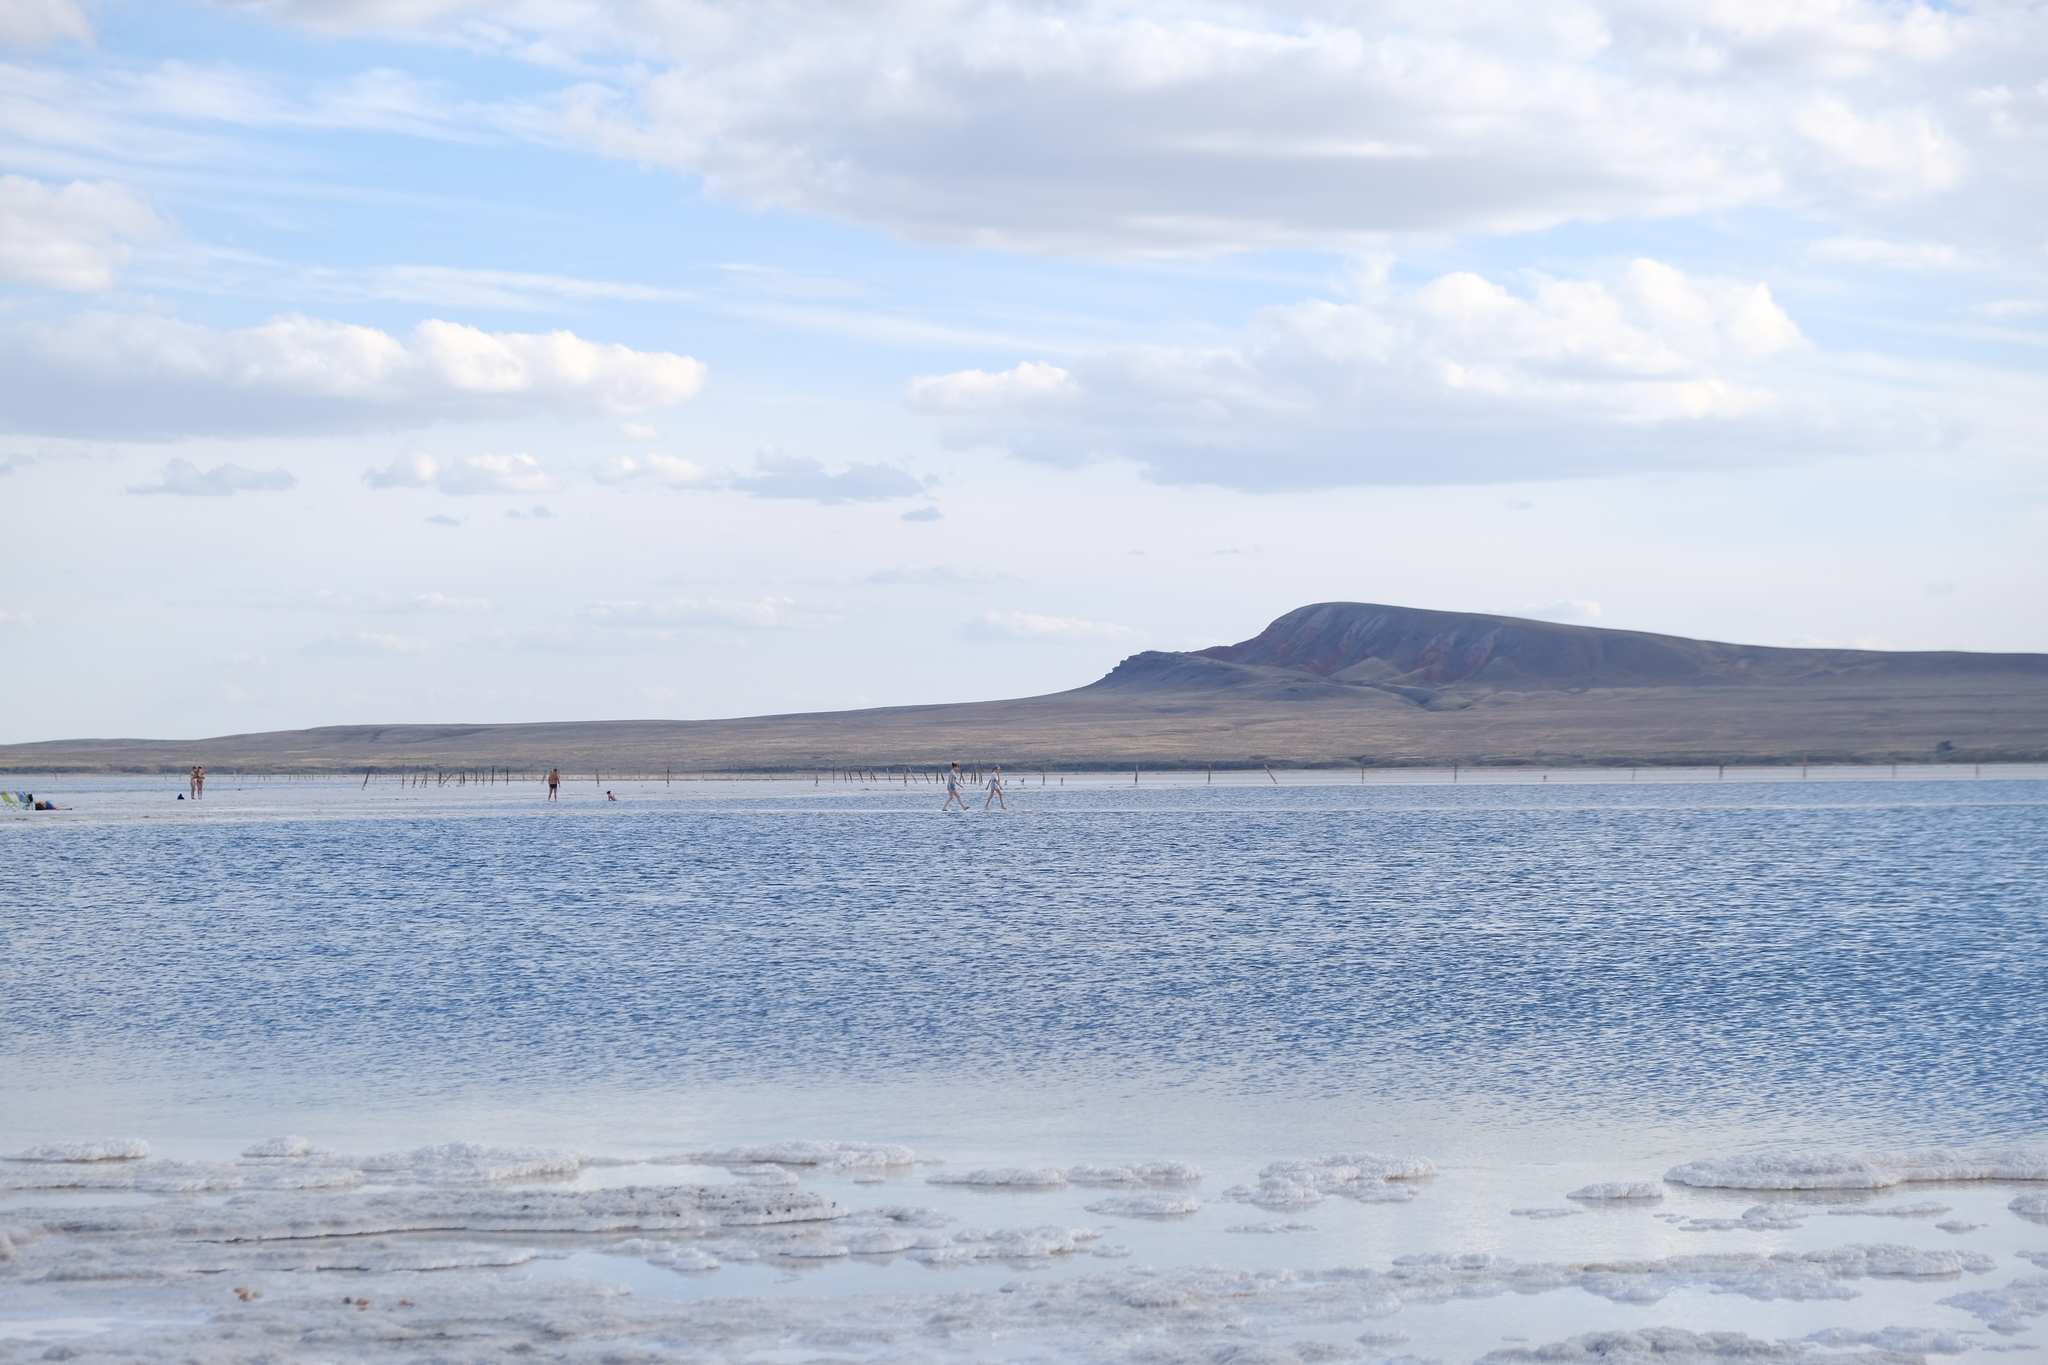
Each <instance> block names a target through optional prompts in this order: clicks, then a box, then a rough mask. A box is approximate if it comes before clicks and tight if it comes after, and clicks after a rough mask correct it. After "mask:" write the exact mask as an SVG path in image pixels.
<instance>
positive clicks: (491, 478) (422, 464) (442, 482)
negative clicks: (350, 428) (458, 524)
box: [363, 450, 560, 497]
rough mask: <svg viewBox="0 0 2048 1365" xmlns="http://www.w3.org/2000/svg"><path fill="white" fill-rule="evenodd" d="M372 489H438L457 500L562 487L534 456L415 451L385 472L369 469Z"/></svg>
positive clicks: (366, 472) (366, 479) (366, 473)
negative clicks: (442, 456) (446, 454)
mask: <svg viewBox="0 0 2048 1365" xmlns="http://www.w3.org/2000/svg"><path fill="white" fill-rule="evenodd" d="M363 482H364V483H366V484H368V485H370V487H372V488H434V489H438V490H439V491H441V492H443V493H448V494H452V495H454V496H457V497H461V496H465V495H470V494H479V493H546V492H551V491H553V490H554V489H556V488H558V487H559V486H560V481H559V480H557V479H556V478H555V476H554V475H552V474H550V473H548V471H547V470H545V469H543V468H542V467H541V464H540V461H538V460H536V459H534V458H533V456H531V455H460V456H456V457H454V458H451V459H445V460H444V459H436V458H435V457H434V456H432V455H428V454H425V453H423V452H421V451H417V450H411V451H407V452H406V453H404V454H402V455H399V456H397V457H396V458H395V459H393V460H392V461H391V463H390V464H389V465H387V466H385V467H384V468H382V469H375V468H372V469H365V470H364V471H363Z"/></svg>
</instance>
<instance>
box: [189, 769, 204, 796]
mask: <svg viewBox="0 0 2048 1365" xmlns="http://www.w3.org/2000/svg"><path fill="white" fill-rule="evenodd" d="M204 795H206V769H205V768H203V767H201V766H200V765H198V764H196V763H195V764H194V765H193V766H192V799H193V800H194V801H197V800H198V799H199V798H200V797H202V796H204Z"/></svg>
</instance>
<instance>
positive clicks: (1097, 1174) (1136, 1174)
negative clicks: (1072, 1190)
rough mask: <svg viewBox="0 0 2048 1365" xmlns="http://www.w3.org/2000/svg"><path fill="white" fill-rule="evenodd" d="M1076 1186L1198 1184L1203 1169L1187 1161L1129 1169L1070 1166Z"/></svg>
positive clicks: (1143, 1163)
mask: <svg viewBox="0 0 2048 1365" xmlns="http://www.w3.org/2000/svg"><path fill="white" fill-rule="evenodd" d="M1067 1179H1068V1180H1070V1181H1072V1182H1073V1183H1074V1184H1076V1185H1199V1184H1201V1183H1202V1168H1201V1167H1200V1166H1192V1165H1189V1164H1188V1163H1187V1162H1185V1161H1140V1162H1134V1163H1133V1164H1131V1165H1129V1166H1069V1167H1067Z"/></svg>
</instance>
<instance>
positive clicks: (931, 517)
mask: <svg viewBox="0 0 2048 1365" xmlns="http://www.w3.org/2000/svg"><path fill="white" fill-rule="evenodd" d="M945 519H946V514H945V513H944V512H941V511H940V510H939V509H938V508H936V507H913V508H911V509H910V510H909V511H908V512H905V513H904V514H903V515H902V516H900V517H898V518H896V520H898V521H944V520H945Z"/></svg>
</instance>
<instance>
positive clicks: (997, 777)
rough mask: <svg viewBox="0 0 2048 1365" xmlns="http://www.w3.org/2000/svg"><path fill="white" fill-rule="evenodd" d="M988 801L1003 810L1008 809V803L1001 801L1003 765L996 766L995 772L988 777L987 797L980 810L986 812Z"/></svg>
mask: <svg viewBox="0 0 2048 1365" xmlns="http://www.w3.org/2000/svg"><path fill="white" fill-rule="evenodd" d="M990 801H993V802H995V803H996V804H997V805H998V806H1001V807H1002V808H1003V809H1004V810H1008V809H1009V808H1010V803H1009V802H1007V801H1005V800H1003V765H1002V764H1000V763H998V764H996V769H995V771H994V772H992V773H990V774H989V775H988V797H987V799H986V800H984V801H983V802H982V803H981V808H982V809H983V810H987V809H988V803H989V802H990Z"/></svg>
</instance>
